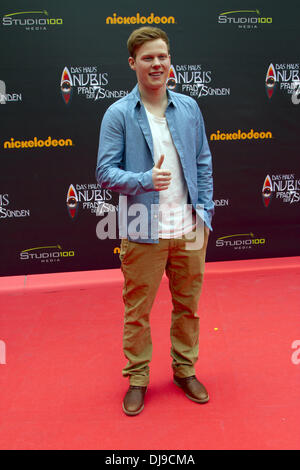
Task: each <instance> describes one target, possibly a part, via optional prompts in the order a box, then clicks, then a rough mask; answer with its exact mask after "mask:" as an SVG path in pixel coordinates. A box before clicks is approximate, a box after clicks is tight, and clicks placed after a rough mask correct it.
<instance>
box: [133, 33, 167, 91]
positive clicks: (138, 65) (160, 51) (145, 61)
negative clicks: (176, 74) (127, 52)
mask: <svg viewBox="0 0 300 470" xmlns="http://www.w3.org/2000/svg"><path fill="white" fill-rule="evenodd" d="M128 62H129V66H130V68H131V69H132V70H135V72H136V76H137V80H138V84H139V87H140V89H141V90H145V91H146V90H147V91H150V90H153V91H154V90H158V89H159V88H162V87H163V88H165V87H166V82H167V78H168V73H169V70H170V66H171V58H170V55H169V53H168V47H167V44H166V43H165V41H163V40H162V39H154V40H153V41H147V42H145V43H144V44H143V45H142V46H140V47H139V48H138V49H137V50H136V56H135V59H134V58H133V57H129V59H128Z"/></svg>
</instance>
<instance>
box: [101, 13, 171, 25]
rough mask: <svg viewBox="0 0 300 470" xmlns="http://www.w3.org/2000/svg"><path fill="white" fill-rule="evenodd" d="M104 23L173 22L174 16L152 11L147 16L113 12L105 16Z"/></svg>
mask: <svg viewBox="0 0 300 470" xmlns="http://www.w3.org/2000/svg"><path fill="white" fill-rule="evenodd" d="M105 21H106V24H160V23H162V24H175V23H176V21H175V18H174V16H168V17H167V16H154V13H150V15H149V16H147V17H146V16H141V14H140V13H137V14H136V15H135V16H117V13H114V14H113V16H108V17H107V18H106V20H105Z"/></svg>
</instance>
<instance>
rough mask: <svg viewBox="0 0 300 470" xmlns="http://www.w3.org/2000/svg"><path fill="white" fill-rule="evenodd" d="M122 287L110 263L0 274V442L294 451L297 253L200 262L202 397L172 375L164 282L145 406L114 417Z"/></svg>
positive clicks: (298, 414)
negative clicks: (205, 398)
mask: <svg viewBox="0 0 300 470" xmlns="http://www.w3.org/2000/svg"><path fill="white" fill-rule="evenodd" d="M121 289H122V277H121V274H120V271H119V270H113V271H102V272H101V271H98V272H84V273H66V274H55V275H52V274H51V275H50V274H49V275H41V276H19V277H9V278H2V279H0V344H1V348H0V351H1V357H0V377H1V382H0V386H1V400H0V420H1V427H0V448H1V449H108V450H109V449H128V450H131V449H147V450H153V449H170V450H176V449H183V450H191V449H299V448H300V426H299V422H300V406H299V390H300V363H299V362H300V346H298V350H299V352H298V353H297V349H295V348H294V349H293V343H294V342H295V340H300V331H299V325H300V323H299V313H300V258H299V257H298V258H280V259H266V260H249V261H235V262H221V263H208V264H207V270H206V278H205V284H204V288H203V294H202V298H201V302H200V307H199V311H200V315H201V329H200V331H201V335H200V345H201V349H200V350H201V354H200V359H199V361H198V363H197V375H198V377H199V379H200V380H201V381H202V382H203V383H204V384H205V385H206V386H207V388H208V390H209V394H210V397H211V399H210V402H209V403H208V404H206V405H198V404H195V403H193V402H191V401H189V400H188V399H187V398H186V397H185V396H184V395H183V394H182V392H181V391H180V390H179V389H178V388H177V387H176V386H175V385H173V383H172V374H171V368H170V364H171V359H170V355H169V350H170V340H169V322H170V310H171V307H170V296H169V293H168V289H167V281H166V279H164V280H163V282H162V285H161V287H160V291H159V295H158V297H157V299H156V302H155V305H154V308H153V312H152V331H153V344H154V353H153V361H152V363H151V383H150V387H149V390H148V393H147V395H146V400H145V409H144V411H143V412H142V413H141V414H140V415H139V416H137V417H127V416H125V415H124V413H123V411H122V407H121V402H122V399H123V396H124V394H125V392H126V390H127V386H128V385H127V380H125V379H123V378H122V376H121V369H122V367H123V365H124V358H123V354H122V337H121V335H122V324H123V318H122V317H123V304H122V299H121ZM294 347H295V344H294Z"/></svg>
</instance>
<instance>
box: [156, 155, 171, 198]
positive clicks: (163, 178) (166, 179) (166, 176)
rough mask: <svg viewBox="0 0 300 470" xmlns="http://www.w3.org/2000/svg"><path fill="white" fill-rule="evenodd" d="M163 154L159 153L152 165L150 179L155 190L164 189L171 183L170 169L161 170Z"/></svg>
mask: <svg viewBox="0 0 300 470" xmlns="http://www.w3.org/2000/svg"><path fill="white" fill-rule="evenodd" d="M164 158H165V156H164V155H161V156H160V158H159V160H158V162H157V163H156V165H154V167H153V170H152V181H153V185H154V189H155V191H164V190H166V189H168V187H169V186H170V183H171V172H170V170H162V169H161V166H162V164H163V161H164Z"/></svg>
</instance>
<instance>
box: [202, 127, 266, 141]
mask: <svg viewBox="0 0 300 470" xmlns="http://www.w3.org/2000/svg"><path fill="white" fill-rule="evenodd" d="M272 138H273V134H272V132H270V131H267V132H258V131H254V130H253V129H251V130H250V132H243V131H241V130H240V129H238V130H237V131H236V132H221V131H219V130H218V131H217V132H215V133H212V134H210V140H253V139H254V140H264V139H272Z"/></svg>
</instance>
